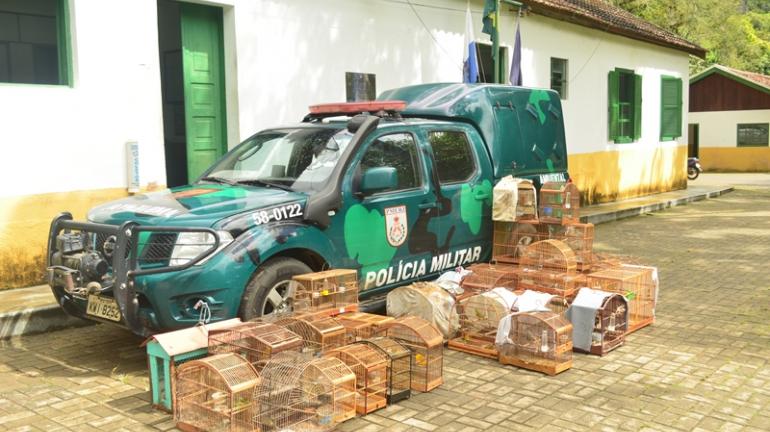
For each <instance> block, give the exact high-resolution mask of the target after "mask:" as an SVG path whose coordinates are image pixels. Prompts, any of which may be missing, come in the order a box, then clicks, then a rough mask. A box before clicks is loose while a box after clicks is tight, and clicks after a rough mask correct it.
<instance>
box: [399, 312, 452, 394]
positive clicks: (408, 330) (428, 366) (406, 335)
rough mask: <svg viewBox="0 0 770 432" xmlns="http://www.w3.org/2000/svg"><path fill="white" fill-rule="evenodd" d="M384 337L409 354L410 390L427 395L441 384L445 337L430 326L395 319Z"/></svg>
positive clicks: (417, 320)
mask: <svg viewBox="0 0 770 432" xmlns="http://www.w3.org/2000/svg"><path fill="white" fill-rule="evenodd" d="M386 328H387V331H386V334H385V335H386V336H387V337H389V338H392V339H395V340H397V341H398V342H400V343H401V344H402V345H403V346H405V347H406V348H408V349H409V351H411V352H412V390H416V391H422V392H427V391H431V390H433V389H434V388H436V387H438V386H440V385H441V384H443V383H444V337H443V336H442V335H441V332H440V331H439V330H438V328H436V326H434V325H433V324H431V323H430V322H428V321H426V320H424V319H422V318H418V317H414V316H405V317H401V318H396V320H395V321H393V322H392V323H390V324H388V325H387V327H386Z"/></svg>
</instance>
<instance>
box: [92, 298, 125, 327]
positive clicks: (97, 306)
mask: <svg viewBox="0 0 770 432" xmlns="http://www.w3.org/2000/svg"><path fill="white" fill-rule="evenodd" d="M86 313H87V314H88V315H93V316H97V317H99V318H104V319H108V320H110V321H120V308H119V307H118V303H117V302H116V301H115V300H114V299H111V298H108V297H99V296H98V295H93V294H91V295H89V296H88V307H87V308H86Z"/></svg>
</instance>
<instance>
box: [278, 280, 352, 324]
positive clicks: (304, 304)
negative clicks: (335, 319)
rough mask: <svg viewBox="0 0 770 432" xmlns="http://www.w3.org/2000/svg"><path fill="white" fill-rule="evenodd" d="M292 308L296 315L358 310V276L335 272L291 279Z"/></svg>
mask: <svg viewBox="0 0 770 432" xmlns="http://www.w3.org/2000/svg"><path fill="white" fill-rule="evenodd" d="M292 282H293V283H292V284H291V287H292V291H293V299H294V300H293V302H294V303H293V308H294V311H296V312H315V311H330V313H331V314H335V315H336V314H338V313H344V312H352V311H356V310H358V273H357V272H356V270H346V269H334V270H326V271H322V272H316V273H308V274H303V275H298V276H294V277H293V278H292Z"/></svg>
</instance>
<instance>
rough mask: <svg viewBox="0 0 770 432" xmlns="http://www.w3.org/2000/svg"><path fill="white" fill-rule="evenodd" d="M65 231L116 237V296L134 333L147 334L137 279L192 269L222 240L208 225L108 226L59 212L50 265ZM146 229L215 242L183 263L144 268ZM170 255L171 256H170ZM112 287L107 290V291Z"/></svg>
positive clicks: (51, 236) (51, 239) (54, 223)
mask: <svg viewBox="0 0 770 432" xmlns="http://www.w3.org/2000/svg"><path fill="white" fill-rule="evenodd" d="M62 230H78V231H84V232H87V233H96V234H103V235H105V236H115V248H114V250H113V252H112V259H111V261H112V262H111V265H112V275H113V285H112V287H111V289H112V291H113V297H114V298H115V301H116V302H117V304H118V307H119V308H120V313H121V314H122V321H123V323H124V324H125V325H126V326H127V327H128V328H130V329H131V331H133V332H134V333H137V334H144V333H145V332H144V331H143V330H144V327H143V325H142V324H141V322H140V321H139V317H138V310H139V301H138V298H137V295H136V291H135V289H134V281H135V279H136V278H137V277H139V276H146V275H152V274H159V273H168V272H174V271H181V270H185V269H188V268H190V267H192V266H194V265H196V264H198V263H199V262H201V261H202V260H204V259H205V258H207V257H208V256H210V255H211V254H213V253H214V252H215V251H216V250H217V249H219V245H220V239H219V235H218V234H217V232H216V231H215V230H213V229H211V228H206V227H171V226H143V225H139V224H138V223H136V222H132V221H126V222H123V223H122V224H121V225H118V226H116V225H107V224H101V223H94V222H78V221H74V220H72V214H71V213H68V212H65V213H61V214H59V215H58V216H57V217H56V218H54V220H53V221H52V222H51V229H50V232H49V235H48V254H47V264H48V267H51V266H52V265H53V262H52V257H53V254H54V253H55V252H56V237H57V236H58V234H59V232H61V231H62ZM142 232H162V233H177V234H180V233H186V232H197V233H207V234H210V235H211V236H212V237H213V239H214V243H213V244H212V245H210V246H209V247H208V248H207V249H205V250H204V251H202V252H201V253H200V254H198V255H197V256H195V257H194V258H192V259H190V260H189V261H187V262H186V263H184V264H180V265H165V266H154V267H152V268H141V264H140V261H139V259H138V256H139V235H140V234H141V233H142ZM169 258H170V257H169ZM109 289H110V288H107V289H105V291H107V290H109Z"/></svg>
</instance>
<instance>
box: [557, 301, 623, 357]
mask: <svg viewBox="0 0 770 432" xmlns="http://www.w3.org/2000/svg"><path fill="white" fill-rule="evenodd" d="M602 297H603V299H602ZM581 308H582V309H583V311H578V309H581ZM589 311H590V312H594V313H595V315H594V319H593V320H592V322H590V321H588V320H581V317H584V316H588V315H590V314H588V313H586V312H589ZM579 312H583V313H579ZM566 316H567V318H568V319H569V320H570V321H571V322H572V327H573V330H575V331H574V334H573V341H572V344H573V350H575V351H580V352H586V353H590V354H594V355H598V356H603V355H605V354H607V353H608V352H610V351H612V350H614V349H615V348H617V347H619V346H621V345H623V343H624V342H625V340H626V331H627V330H628V305H627V302H626V299H625V297H623V296H621V295H620V294H610V293H605V292H602V291H594V290H591V289H590V288H582V289H581V290H580V292H579V293H578V296H577V297H576V298H575V302H574V303H573V304H572V306H571V310H570V311H569V312H567V315H566ZM578 326H582V328H580V327H578ZM578 329H580V330H582V331H578ZM581 339H582V340H581Z"/></svg>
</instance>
